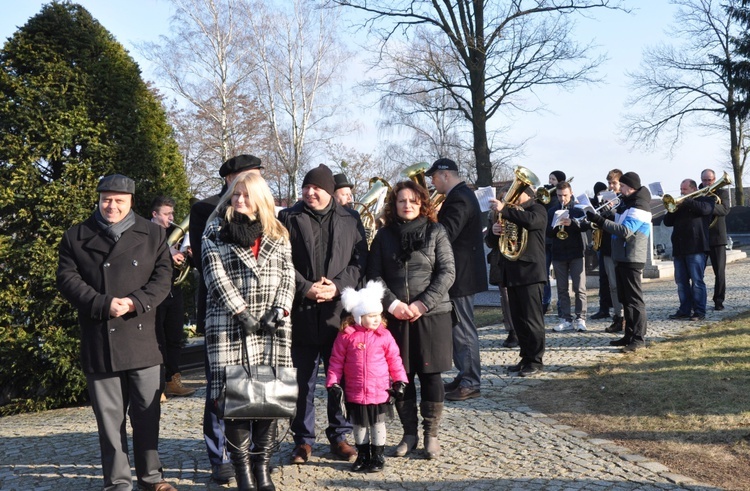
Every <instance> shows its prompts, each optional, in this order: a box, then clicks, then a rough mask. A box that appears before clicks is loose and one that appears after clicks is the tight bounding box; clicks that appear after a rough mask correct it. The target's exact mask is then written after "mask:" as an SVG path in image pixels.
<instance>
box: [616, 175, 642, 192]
mask: <svg viewBox="0 0 750 491" xmlns="http://www.w3.org/2000/svg"><path fill="white" fill-rule="evenodd" d="M620 184H625V185H626V186H628V187H629V188H632V189H638V188H640V187H641V177H640V176H639V175H638V174H636V173H635V172H626V173H625V174H623V175H622V177H620Z"/></svg>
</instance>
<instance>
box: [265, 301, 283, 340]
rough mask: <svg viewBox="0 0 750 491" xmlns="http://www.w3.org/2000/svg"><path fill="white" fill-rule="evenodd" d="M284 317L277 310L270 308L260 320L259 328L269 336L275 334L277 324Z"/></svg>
mask: <svg viewBox="0 0 750 491" xmlns="http://www.w3.org/2000/svg"><path fill="white" fill-rule="evenodd" d="M283 317H284V314H283V313H282V312H281V311H280V310H279V309H277V308H273V307H272V308H270V309H268V310H267V311H266V313H265V314H263V317H261V318H260V327H261V329H263V330H264V331H265V332H267V333H268V334H270V335H272V336H273V335H274V334H276V330H277V329H278V328H279V322H280V321H281V319H282V318H283Z"/></svg>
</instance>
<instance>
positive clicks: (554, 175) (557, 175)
mask: <svg viewBox="0 0 750 491" xmlns="http://www.w3.org/2000/svg"><path fill="white" fill-rule="evenodd" d="M566 177H567V176H566V175H565V172H563V171H561V170H554V171H552V172H550V174H549V177H548V181H547V182H548V183H547V184H546V185H545V186H544V187H545V189H547V191H548V192H549V193H550V201H549V203H547V204H546V205H544V208H545V209H546V210H547V211H548V212H549V210H550V209H551V208H555V207H556V206H557V193H556V192H555V186H557V185H558V183H561V182H563V181H565V178H566ZM544 257H545V259H544V261H545V264H546V267H547V282H546V283H545V284H544V296H543V297H542V308H543V309H542V312H543V313H544V314H546V313H547V312H549V306H550V304H551V303H552V284H551V282H550V278H549V269H550V268H551V267H552V239H551V238H550V237H546V238H545V242H544ZM557 313H558V317H559V316H560V311H559V306H558V312H557Z"/></svg>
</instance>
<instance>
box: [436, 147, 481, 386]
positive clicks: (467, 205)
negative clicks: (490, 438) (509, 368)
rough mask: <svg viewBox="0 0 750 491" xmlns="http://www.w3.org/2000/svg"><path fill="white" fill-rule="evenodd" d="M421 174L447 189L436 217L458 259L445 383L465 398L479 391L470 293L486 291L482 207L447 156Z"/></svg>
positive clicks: (438, 187)
mask: <svg viewBox="0 0 750 491" xmlns="http://www.w3.org/2000/svg"><path fill="white" fill-rule="evenodd" d="M425 175H426V176H428V177H430V178H431V179H432V185H433V186H435V190H436V191H437V192H438V193H440V194H444V195H445V201H443V204H442V206H441V207H440V211H439V212H438V222H439V223H440V224H441V225H442V226H443V227H444V228H445V230H446V231H447V232H448V238H449V239H450V241H451V246H452V247H453V256H454V258H455V261H456V280H455V281H454V282H453V286H451V288H450V290H449V291H448V293H449V295H450V298H451V303H452V304H453V311H454V313H455V315H456V325H455V326H453V363H454V364H455V365H456V369H457V370H458V375H457V376H456V378H455V379H454V380H453V381H452V382H449V383H447V384H445V389H446V394H445V399H446V400H448V401H465V400H467V399H471V398H474V397H479V395H480V383H481V368H482V363H481V360H480V359H479V334H478V332H477V326H476V324H474V295H475V294H477V293H479V292H483V291H487V263H486V261H485V256H484V234H483V233H482V225H483V219H482V210H481V209H480V208H479V201H477V197H476V195H475V194H474V191H472V190H471V189H470V188H469V187H468V186H467V185H466V183H465V182H464V181H462V180H461V179H460V178H459V177H458V166H457V165H456V163H455V162H454V161H452V160H450V159H446V158H442V159H438V160H436V161H435V162H434V163H433V164H432V167H430V168H429V169H428V170H427V172H425Z"/></svg>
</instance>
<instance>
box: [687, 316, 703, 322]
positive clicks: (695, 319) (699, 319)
mask: <svg viewBox="0 0 750 491" xmlns="http://www.w3.org/2000/svg"><path fill="white" fill-rule="evenodd" d="M705 319H706V316H705V315H695V314H694V315H693V316H692V317H690V320H691V321H693V322H695V321H702V320H705Z"/></svg>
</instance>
